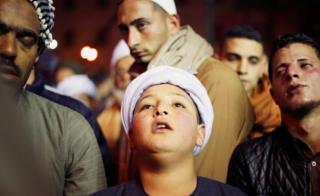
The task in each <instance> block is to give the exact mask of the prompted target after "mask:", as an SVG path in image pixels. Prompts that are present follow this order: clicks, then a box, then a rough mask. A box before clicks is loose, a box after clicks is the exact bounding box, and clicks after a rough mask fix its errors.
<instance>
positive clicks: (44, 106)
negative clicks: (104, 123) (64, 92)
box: [20, 91, 82, 118]
mask: <svg viewBox="0 0 320 196" xmlns="http://www.w3.org/2000/svg"><path fill="white" fill-rule="evenodd" d="M20 105H22V106H23V107H24V109H32V110H33V111H41V112H44V113H46V112H49V113H51V114H52V113H59V114H64V115H68V114H71V115H76V116H79V117H81V115H79V114H78V113H77V112H75V111H73V110H72V109H70V108H68V107H66V106H64V105H61V104H59V103H55V102H53V101H51V100H49V99H47V98H44V97H42V96H39V95H37V94H35V93H33V92H28V91H24V92H23V93H22V96H21V98H20ZM81 118H82V117H81Z"/></svg>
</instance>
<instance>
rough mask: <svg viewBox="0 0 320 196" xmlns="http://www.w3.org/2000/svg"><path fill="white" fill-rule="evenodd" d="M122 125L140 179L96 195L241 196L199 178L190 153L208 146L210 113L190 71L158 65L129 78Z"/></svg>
mask: <svg viewBox="0 0 320 196" xmlns="http://www.w3.org/2000/svg"><path fill="white" fill-rule="evenodd" d="M121 117H122V123H123V127H124V129H125V131H126V133H127V134H128V137H129V140H130V145H131V147H132V148H133V149H135V151H136V154H137V157H138V158H137V164H138V168H139V179H137V180H134V181H130V182H127V183H124V184H121V185H118V186H116V187H113V188H110V189H106V190H104V191H101V192H99V193H96V194H95V195H130V196H132V195H164V194H165V195H242V194H243V193H242V192H241V191H240V190H238V189H236V188H234V187H231V186H229V185H225V184H222V183H219V182H217V181H213V180H210V179H207V178H204V177H197V176H196V172H195V169H194V155H196V154H198V153H199V152H200V151H201V150H202V149H203V148H204V147H205V145H206V143H207V142H208V139H209V137H210V134H211V128H212V127H211V126H212V122H213V109H212V105H211V102H210V98H209V97H208V94H207V92H206V89H205V88H204V87H203V86H202V84H201V82H200V81H199V80H198V79H197V78H196V77H195V76H193V75H192V74H191V73H189V72H187V71H184V70H182V69H178V68H174V67H169V66H160V67H157V68H153V69H150V70H149V71H147V72H144V73H143V74H141V75H140V76H138V77H137V78H136V79H135V80H133V81H132V82H131V83H130V84H129V86H128V88H127V90H126V92H125V95H124V99H123V102H122V107H121Z"/></svg>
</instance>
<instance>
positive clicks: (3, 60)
mask: <svg viewBox="0 0 320 196" xmlns="http://www.w3.org/2000/svg"><path fill="white" fill-rule="evenodd" d="M2 66H8V67H10V68H11V69H13V70H14V72H15V74H16V75H17V76H19V77H20V76H21V71H20V68H19V66H18V65H17V64H15V62H14V61H13V60H12V59H10V58H7V57H4V56H0V68H1V67H2Z"/></svg>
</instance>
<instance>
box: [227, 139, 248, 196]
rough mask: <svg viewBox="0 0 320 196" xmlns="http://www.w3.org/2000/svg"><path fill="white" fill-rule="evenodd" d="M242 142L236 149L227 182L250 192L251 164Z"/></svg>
mask: <svg viewBox="0 0 320 196" xmlns="http://www.w3.org/2000/svg"><path fill="white" fill-rule="evenodd" d="M243 151H244V150H243V149H242V148H241V144H240V145H238V146H237V148H236V149H235V150H234V152H233V154H232V157H231V160H230V163H229V168H228V176H227V183H228V184H230V185H233V186H235V187H238V188H239V189H241V190H242V191H243V192H245V193H249V185H250V177H249V168H248V167H249V166H248V162H247V159H246V158H245V155H244V152H243Z"/></svg>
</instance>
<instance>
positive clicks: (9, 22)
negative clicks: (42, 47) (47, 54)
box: [0, 0, 40, 88]
mask: <svg viewBox="0 0 320 196" xmlns="http://www.w3.org/2000/svg"><path fill="white" fill-rule="evenodd" d="M39 29H40V24H39V21H38V16H37V14H36V12H35V9H34V7H33V6H32V4H31V3H29V2H28V1H26V0H0V78H1V79H2V80H3V81H4V82H6V83H8V84H12V85H14V86H16V87H17V88H22V86H23V85H24V83H25V82H26V80H27V78H28V75H29V72H30V70H31V68H32V66H33V64H34V62H35V60H36V58H37V50H38V37H39Z"/></svg>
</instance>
